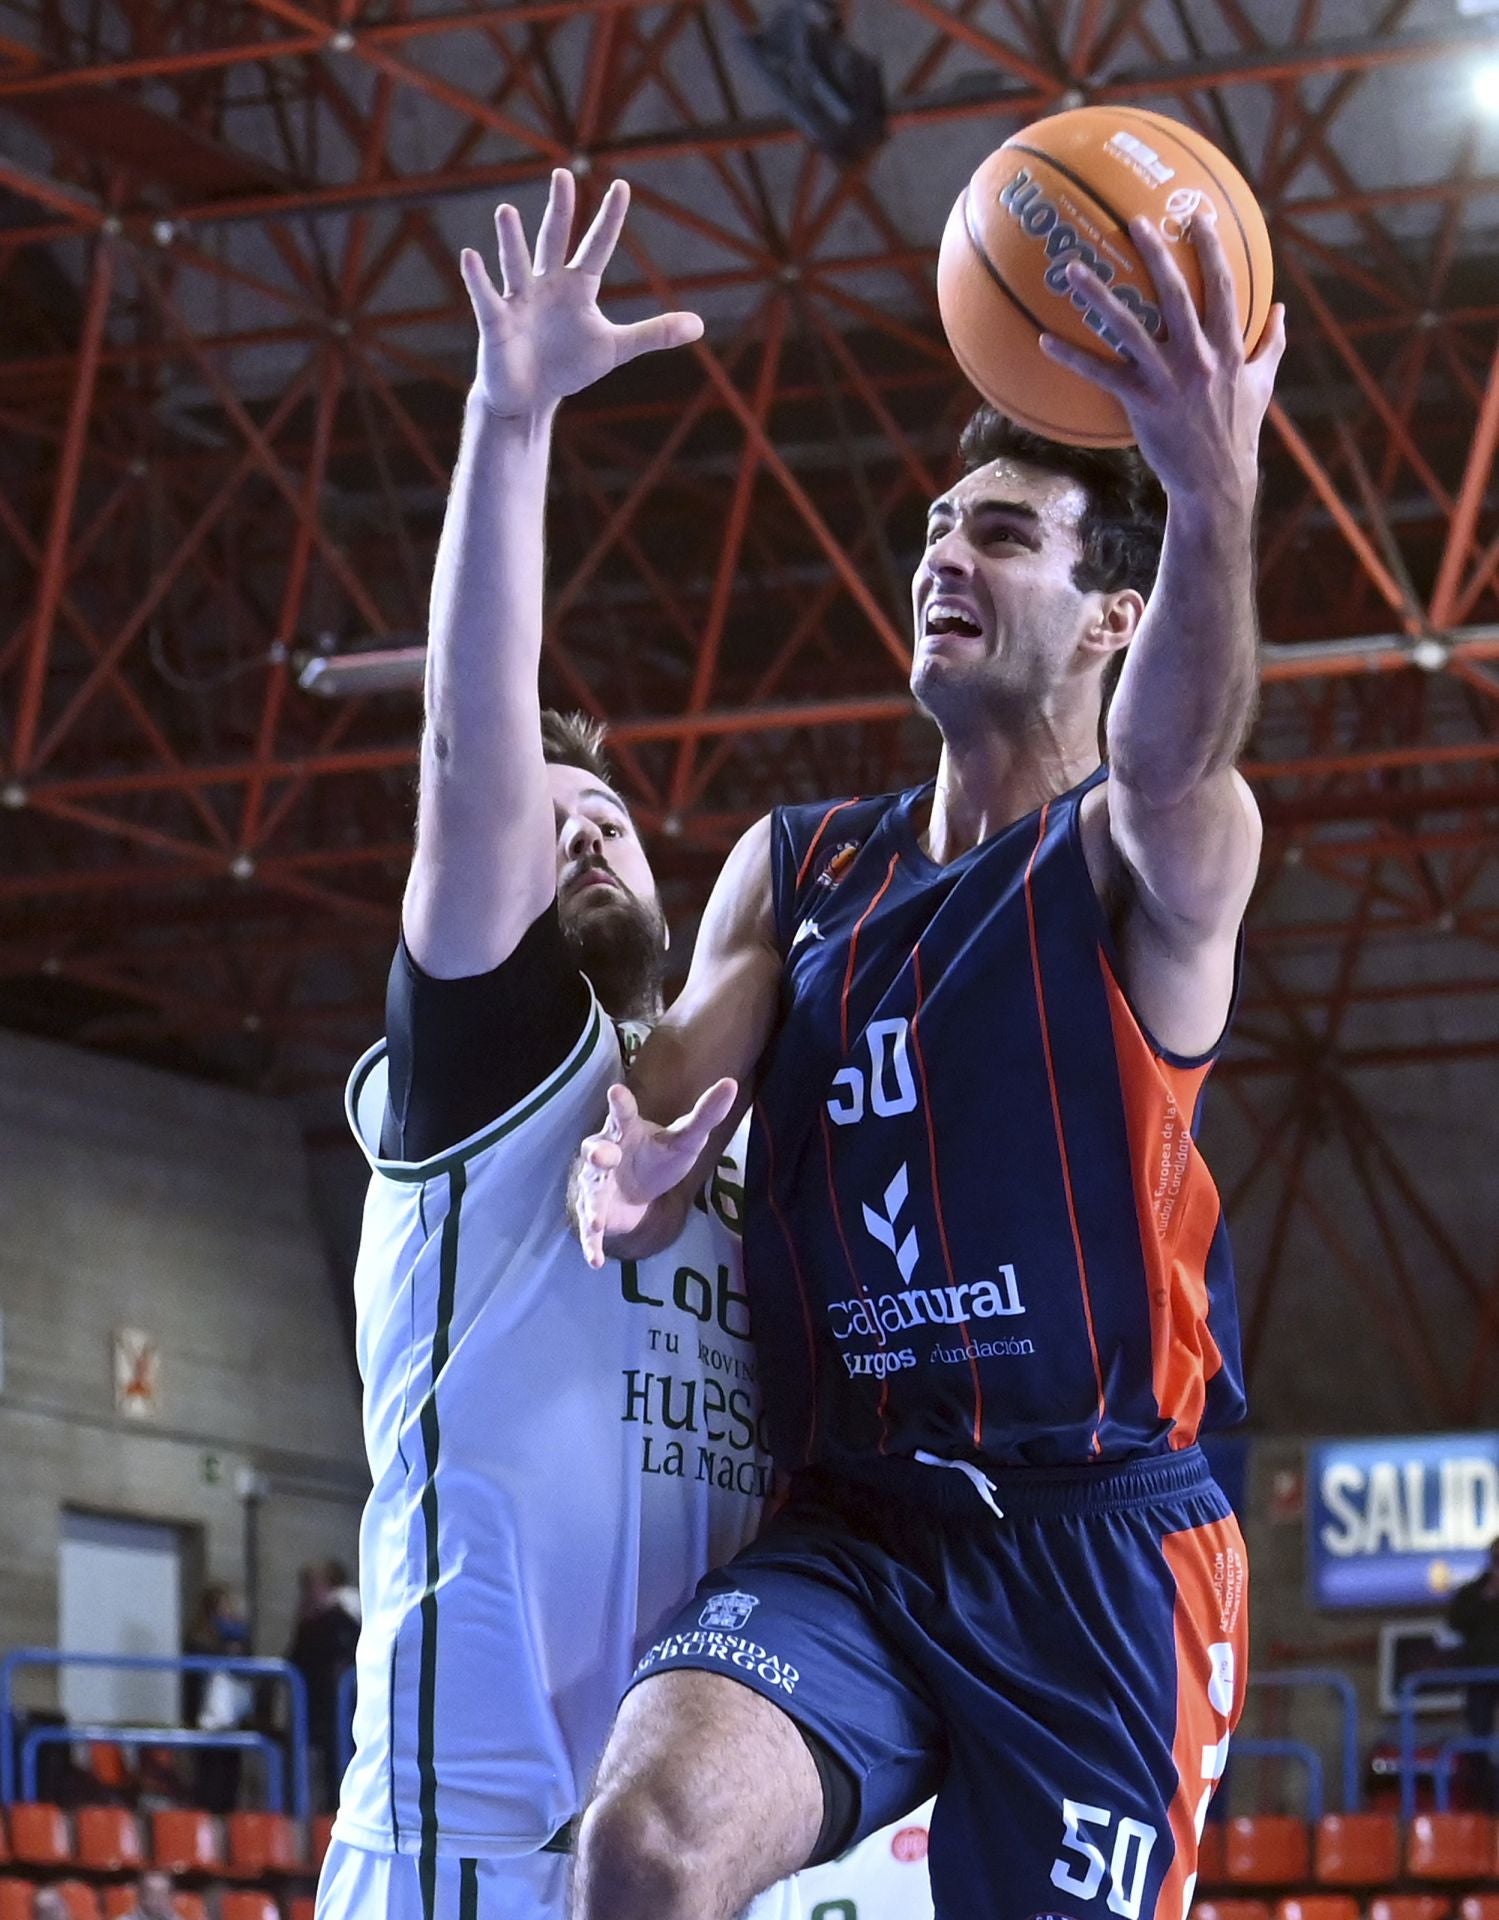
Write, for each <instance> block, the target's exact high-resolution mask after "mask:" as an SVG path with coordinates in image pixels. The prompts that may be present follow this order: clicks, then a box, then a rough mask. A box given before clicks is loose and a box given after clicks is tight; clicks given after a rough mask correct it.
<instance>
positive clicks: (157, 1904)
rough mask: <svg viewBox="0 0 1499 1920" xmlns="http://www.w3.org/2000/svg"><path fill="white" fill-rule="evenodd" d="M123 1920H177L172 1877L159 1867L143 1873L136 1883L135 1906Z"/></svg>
mask: <svg viewBox="0 0 1499 1920" xmlns="http://www.w3.org/2000/svg"><path fill="white" fill-rule="evenodd" d="M123 1920H177V1909H176V1907H175V1906H173V1904H172V1876H171V1875H170V1874H169V1873H163V1872H162V1871H161V1869H160V1868H159V1867H155V1868H151V1869H149V1870H148V1871H147V1872H145V1873H143V1874H142V1875H141V1877H140V1879H139V1880H137V1881H136V1883H135V1905H134V1906H133V1907H132V1908H131V1909H130V1911H129V1912H128V1913H127V1914H125V1915H124V1916H123Z"/></svg>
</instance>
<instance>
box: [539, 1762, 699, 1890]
mask: <svg viewBox="0 0 1499 1920" xmlns="http://www.w3.org/2000/svg"><path fill="white" fill-rule="evenodd" d="M577 1857H578V1868H577V1879H576V1883H575V1890H574V1895H575V1897H574V1913H575V1915H576V1920H707V1916H710V1915H711V1914H713V1913H714V1912H715V1911H716V1900H715V1895H716V1891H717V1880H718V1875H717V1873H716V1871H715V1866H714V1862H713V1860H712V1859H711V1857H710V1855H709V1853H708V1851H707V1850H706V1849H705V1848H704V1847H703V1846H702V1845H701V1844H700V1843H699V1842H698V1841H697V1839H696V1837H695V1836H694V1835H693V1834H692V1833H690V1832H688V1831H685V1830H684V1822H683V1821H682V1820H681V1818H680V1817H678V1816H677V1815H674V1814H673V1812H672V1810H671V1809H670V1807H669V1805H668V1803H667V1800H666V1799H665V1798H664V1797H663V1796H662V1795H661V1794H660V1793H658V1792H657V1791H655V1790H654V1789H653V1788H652V1787H651V1786H650V1785H649V1784H648V1783H647V1782H643V1781H634V1782H631V1783H629V1784H622V1785H620V1786H618V1787H616V1788H614V1789H612V1790H611V1789H609V1788H607V1787H606V1788H605V1789H604V1790H603V1791H602V1792H601V1793H600V1794H599V1796H598V1797H597V1798H596V1799H595V1800H594V1801H593V1802H592V1804H591V1805H590V1806H589V1808H588V1810H587V1811H586V1812H585V1813H584V1815H583V1819H582V1822H581V1824H580V1826H579V1829H578V1849H577Z"/></svg>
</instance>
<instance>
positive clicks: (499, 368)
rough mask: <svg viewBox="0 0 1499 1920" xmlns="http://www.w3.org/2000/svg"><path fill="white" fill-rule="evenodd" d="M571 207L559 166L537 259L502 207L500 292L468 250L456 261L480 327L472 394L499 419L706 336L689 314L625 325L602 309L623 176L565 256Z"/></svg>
mask: <svg viewBox="0 0 1499 1920" xmlns="http://www.w3.org/2000/svg"><path fill="white" fill-rule="evenodd" d="M576 203H577V184H576V182H575V181H574V179H573V176H572V175H571V174H570V173H569V172H568V171H567V170H566V169H565V168H563V167H559V168H558V169H557V170H556V172H554V173H553V175H552V186H551V192H550V193H549V194H548V196H547V204H546V212H545V213H543V215H542V216H541V225H540V227H538V229H537V232H536V251H535V253H534V255H533V254H532V252H531V251H530V249H529V248H528V247H527V245H526V235H525V229H524V228H523V227H522V225H521V218H520V215H519V214H518V213H517V212H516V210H515V208H514V207H512V206H509V205H508V204H507V205H505V206H501V207H500V208H498V210H497V211H496V213H495V217H494V225H495V235H496V238H497V240H498V245H499V265H500V286H501V288H502V289H503V291H501V292H497V291H496V289H495V284H494V282H493V280H491V278H490V277H489V273H488V271H487V270H486V268H485V265H484V262H483V260H482V259H481V258H480V256H479V255H478V254H477V253H476V252H475V251H474V250H473V248H472V247H465V248H464V250H463V252H462V253H461V254H460V255H459V257H458V266H459V271H460V272H461V273H462V275H463V284H464V285H465V286H466V287H467V288H468V297H469V299H470V300H471V301H472V302H473V308H474V318H475V319H476V320H477V321H478V323H479V367H478V372H477V375H476V377H475V383H474V384H475V391H476V392H477V394H478V396H479V398H480V399H481V400H482V401H483V402H484V404H485V406H487V407H488V408H489V409H490V411H491V412H492V413H495V414H498V415H500V416H501V417H504V418H514V417H516V416H518V415H521V414H528V413H542V412H545V411H546V410H547V409H548V408H549V407H554V406H556V404H557V402H558V401H559V400H565V399H566V398H567V396H568V395H569V394H570V393H578V392H580V391H581V390H582V389H583V388H584V387H587V386H592V384H593V382H594V381H595V380H601V379H602V378H603V377H604V375H605V374H606V373H609V372H612V371H613V369H614V368H615V367H619V366H623V365H624V364H625V362H626V361H628V360H634V359H635V358H636V357H637V356H638V355H640V354H642V353H655V352H657V351H659V350H660V349H661V348H664V347H681V346H686V345H687V344H688V342H689V341H692V340H696V339H698V338H699V337H700V336H701V334H702V331H703V323H702V321H701V320H700V319H699V318H698V316H697V315H696V314H695V313H658V314H656V315H655V316H654V317H653V318H651V319H649V320H636V321H634V322H633V323H631V324H630V325H628V326H616V325H615V323H614V322H613V321H612V320H607V319H606V318H605V317H604V315H603V314H602V313H600V311H599V304H598V295H599V282H600V280H601V279H602V278H603V275H604V270H605V268H606V267H607V266H608V264H609V261H610V259H611V258H612V256H613V253H614V249H615V246H616V245H617V244H618V241H619V235H620V229H621V228H622V227H623V225H624V221H625V212H626V209H627V208H628V207H629V204H630V189H629V188H628V187H627V186H626V185H625V183H624V181H623V180H616V181H614V182H613V184H612V185H611V186H610V188H609V190H608V192H607V193H606V194H605V195H604V198H603V201H602V202H601V204H600V206H599V210H598V212H597V214H596V215H595V216H594V221H593V225H592V226H591V227H590V228H589V229H588V231H587V233H585V234H584V236H583V238H582V239H581V240H580V241H579V242H578V245H577V249H576V251H575V252H574V253H573V254H572V257H571V258H569V257H568V248H569V246H570V245H571V243H572V229H573V213H574V210H575V207H576Z"/></svg>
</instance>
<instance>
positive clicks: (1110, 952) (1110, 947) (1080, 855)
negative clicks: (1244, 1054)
mask: <svg viewBox="0 0 1499 1920" xmlns="http://www.w3.org/2000/svg"><path fill="white" fill-rule="evenodd" d="M1083 797H1085V796H1080V797H1079V799H1078V802H1077V804H1076V805H1075V806H1074V807H1073V809H1072V812H1071V815H1070V817H1069V818H1068V821H1067V828H1066V832H1067V843H1068V847H1069V850H1070V852H1071V854H1072V857H1073V859H1074V860H1075V861H1076V863H1077V867H1078V870H1079V872H1080V873H1081V874H1082V877H1083V884H1084V886H1086V887H1087V889H1088V898H1089V900H1090V901H1091V902H1092V904H1093V921H1094V925H1095V927H1096V929H1097V933H1098V947H1099V951H1100V952H1101V953H1102V955H1103V957H1104V959H1105V961H1106V962H1107V963H1108V968H1109V972H1110V974H1111V975H1112V976H1113V980H1114V984H1115V986H1116V987H1117V988H1118V989H1119V997H1120V999H1121V1000H1123V1002H1124V1004H1125V1006H1126V1007H1128V1009H1129V1017H1130V1019H1131V1020H1133V1021H1134V1023H1135V1025H1136V1026H1137V1027H1138V1028H1139V1030H1140V1034H1141V1037H1142V1038H1143V1039H1144V1041H1145V1044H1146V1046H1148V1047H1149V1048H1150V1051H1151V1052H1152V1053H1153V1054H1154V1055H1155V1057H1156V1059H1157V1060H1161V1061H1164V1062H1165V1064H1166V1065H1167V1066H1168V1067H1177V1068H1180V1069H1181V1070H1182V1071H1183V1072H1191V1071H1193V1070H1194V1069H1195V1068H1198V1067H1210V1066H1212V1065H1213V1063H1214V1062H1215V1061H1216V1060H1217V1058H1218V1056H1219V1054H1220V1053H1221V1052H1222V1051H1223V1047H1224V1043H1225V1041H1226V1040H1227V1039H1228V1034H1229V1029H1230V1028H1231V1027H1232V1026H1233V1023H1234V1015H1235V1014H1236V1013H1237V1012H1238V1010H1239V992H1240V989H1241V987H1242V985H1243V978H1244V924H1243V922H1242V921H1240V923H1239V931H1238V933H1237V934H1236V935H1235V937H1234V983H1233V987H1232V990H1231V991H1230V993H1229V996H1228V1011H1227V1012H1226V1013H1225V1014H1224V1016H1223V1025H1222V1026H1221V1027H1220V1028H1219V1030H1218V1034H1217V1038H1216V1039H1215V1040H1214V1041H1213V1044H1212V1045H1211V1046H1210V1047H1208V1048H1207V1049H1206V1050H1205V1051H1204V1052H1202V1053H1173V1052H1172V1050H1171V1049H1170V1047H1163V1046H1162V1045H1161V1043H1160V1041H1159V1040H1158V1039H1157V1038H1156V1036H1155V1035H1154V1034H1153V1033H1152V1032H1151V1030H1150V1028H1149V1027H1148V1026H1147V1025H1146V1023H1145V1021H1144V1020H1143V1019H1142V1018H1141V1016H1140V1010H1139V1008H1138V1007H1136V1005H1135V1003H1134V1001H1133V1000H1132V999H1131V998H1130V992H1129V988H1128V986H1127V985H1126V984H1125V979H1124V960H1123V956H1122V955H1121V954H1120V952H1119V944H1118V942H1117V941H1116V940H1115V938H1114V929H1113V928H1112V927H1111V926H1110V925H1109V916H1108V914H1107V913H1105V911H1104V905H1103V902H1102V900H1100V899H1099V897H1098V889H1097V887H1095V886H1094V884H1093V875H1092V873H1091V871H1090V870H1089V867H1088V856H1087V853H1086V852H1085V851H1084V848H1083V826H1082V819H1083V808H1082V799H1083Z"/></svg>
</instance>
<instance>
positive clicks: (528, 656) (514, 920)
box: [402, 169, 702, 979]
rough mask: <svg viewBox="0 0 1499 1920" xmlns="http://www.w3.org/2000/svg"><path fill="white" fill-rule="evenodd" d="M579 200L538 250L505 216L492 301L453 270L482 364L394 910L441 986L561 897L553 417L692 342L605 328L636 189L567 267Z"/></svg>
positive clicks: (488, 291) (676, 331) (692, 328)
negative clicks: (608, 377)
mask: <svg viewBox="0 0 1499 1920" xmlns="http://www.w3.org/2000/svg"><path fill="white" fill-rule="evenodd" d="M575 196H576V185H575V182H574V180H573V177H572V175H571V174H570V173H568V172H566V171H563V170H560V169H559V170H558V171H557V172H555V173H554V174H553V175H552V182H551V191H550V194H549V196H548V200H547V206H546V211H545V213H544V214H543V215H542V219H541V224H540V227H539V228H538V230H537V235H536V247H535V252H534V254H533V253H532V252H531V251H530V250H529V249H528V247H527V245H526V237H525V231H524V229H523V227H522V225H521V219H520V215H519V214H518V213H517V212H516V210H515V208H514V207H512V206H502V207H500V208H499V210H498V212H497V213H496V214H495V236H496V243H497V252H498V262H499V269H500V287H499V288H498V289H497V288H496V286H495V284H494V281H493V280H492V279H491V277H490V274H489V272H488V270H487V269H486V267H485V265H484V262H483V260H482V259H481V258H480V256H479V255H478V254H477V253H476V252H474V251H473V250H472V249H471V248H466V249H465V250H464V252H463V253H462V255H461V256H460V267H461V271H462V274H463V282H464V285H465V286H466V287H467V289H468V295H469V299H470V301H471V302H472V304H473V309H474V318H475V320H476V321H477V323H478V329H479V352H478V365H477V368H476V371H475V375H474V384H473V387H472V389H471V391H470V393H469V396H468V401H467V405H466V409H465V415H464V428H463V442H462V447H461V450H460V453H459V456H458V465H457V468H456V470H455V472H454V475H453V487H452V492H451V494H450V496H449V500H448V509H447V514H446V517H445V519H444V521H443V529H442V538H441V541H440V543H439V546H438V551H437V565H436V570H435V573H434V575H433V581H432V603H431V614H430V627H429V638H428V649H427V676H426V688H425V702H426V730H425V733H424V735H423V739H422V754H421V790H420V800H419V803H418V808H417V844H416V855H415V858H414V860H413V862H412V867H411V875H410V878H409V880H408V881H407V885H406V897H405V901H404V903H403V908H402V919H403V925H404V929H405V935H406V943H407V946H408V947H409V949H410V951H411V954H412V957H413V959H415V960H416V962H417V964H418V965H419V966H421V967H422V968H424V969H425V970H426V971H427V972H429V973H432V974H436V975H439V976H441V977H443V978H448V979H454V978H461V977H466V976H469V975H473V974H481V973H487V972H489V971H490V970H491V969H492V968H494V967H496V966H498V965H499V964H500V962H501V961H502V960H504V959H506V958H507V957H508V955H509V954H510V953H511V952H512V951H513V949H514V947H515V946H516V944H517V942H518V941H519V939H520V937H521V935H522V934H523V933H524V932H525V930H526V929H527V928H528V927H529V926H530V925H531V924H532V922H533V921H534V920H536V919H537V917H538V916H539V915H540V914H541V913H542V912H543V911H544V910H545V908H546V906H547V904H548V902H549V901H550V900H551V899H552V897H553V895H554V894H555V891H556V883H557V874H556V858H557V856H556V823H555V821H554V819H553V815H552V800H551V796H550V792H549V788H548V785H547V781H546V777H545V774H544V772H543V761H542V749H541V707H540V700H539V697H538V692H537V672H538V668H539V665H540V659H541V635H542V590H543V567H544V551H545V545H544V540H545V533H544V515H545V508H546V480H547V461H548V456H549V452H550V447H551V434H552V422H553V418H554V415H555V413H556V410H557V406H558V404H559V403H560V402H561V401H562V400H564V399H565V398H566V397H567V396H568V395H569V394H572V393H577V392H578V391H580V389H582V388H583V387H586V386H590V385H592V383H593V382H594V381H596V380H599V379H601V378H602V377H603V376H604V375H605V374H606V373H609V372H610V371H612V369H613V368H615V367H617V366H620V365H623V364H624V362H626V361H628V360H633V359H635V358H636V357H637V356H638V355H639V354H642V353H649V352H651V351H653V350H656V349H658V348H664V347H672V346H679V345H683V344H685V343H686V342H688V341H690V340H695V339H696V338H697V337H698V335H699V334H700V333H701V332H702V322H701V321H700V320H699V319H698V318H697V316H696V315H695V314H690V313H665V314H659V315H657V316H655V317H654V318H652V319H648V320H642V321H638V322H636V323H635V324H634V325H630V326H617V325H615V324H613V323H612V322H611V321H609V320H607V319H606V318H605V317H604V315H603V314H602V313H601V312H600V311H599V307H598V292H599V283H600V280H601V278H602V276H603V273H604V270H605V268H606V267H607V266H608V264H609V260H610V257H611V256H612V254H613V252H614V248H615V245H616V243H617V241H618V239H619V234H620V229H621V227H622V225H623V224H624V218H625V212H626V209H627V207H628V205H629V190H628V188H627V187H626V186H625V185H624V183H623V182H622V181H615V182H614V184H613V185H612V186H611V187H610V188H609V190H608V192H607V193H606V194H605V195H604V199H603V202H602V204H601V206H600V208H599V211H598V214H597V216H596V217H595V219H594V221H593V224H592V225H591V226H590V227H589V229H588V231H587V233H586V234H585V235H584V236H583V238H582V240H581V241H580V242H579V243H578V246H577V249H576V251H575V252H573V253H572V254H571V257H569V248H570V246H571V242H572V228H573V216H574V210H575Z"/></svg>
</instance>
